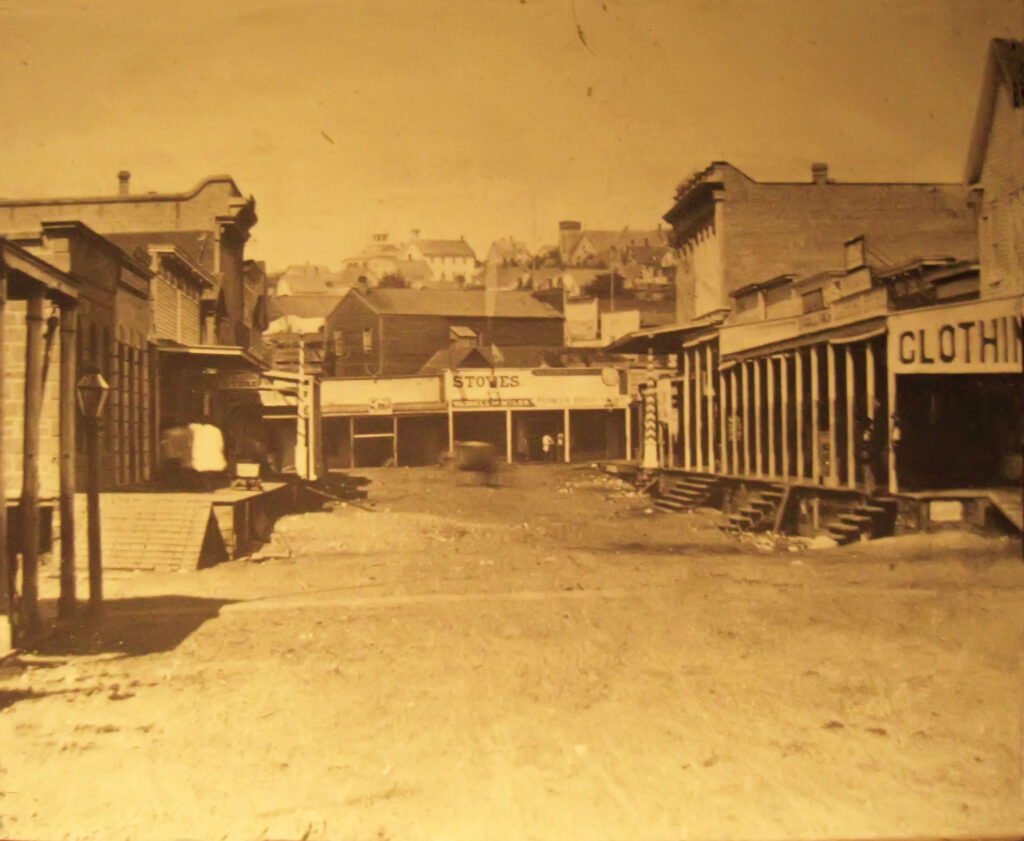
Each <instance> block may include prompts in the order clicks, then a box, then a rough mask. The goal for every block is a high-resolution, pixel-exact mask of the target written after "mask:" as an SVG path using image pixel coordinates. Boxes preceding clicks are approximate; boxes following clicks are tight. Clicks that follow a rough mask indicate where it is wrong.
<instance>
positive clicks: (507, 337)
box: [325, 288, 563, 377]
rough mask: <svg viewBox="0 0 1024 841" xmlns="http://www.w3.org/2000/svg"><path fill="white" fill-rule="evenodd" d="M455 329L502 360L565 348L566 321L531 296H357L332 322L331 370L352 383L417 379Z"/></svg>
mask: <svg viewBox="0 0 1024 841" xmlns="http://www.w3.org/2000/svg"><path fill="white" fill-rule="evenodd" d="M454 328H458V331H457V332H459V334H460V337H459V340H460V341H464V340H465V335H466V332H467V331H468V332H469V333H470V334H471V335H472V336H473V337H475V339H474V340H473V341H475V343H476V344H477V345H479V346H480V347H483V348H487V349H496V352H497V355H498V357H499V360H500V358H501V354H503V353H511V352H515V351H519V352H521V351H523V350H524V349H537V350H544V349H555V348H560V347H562V344H563V316H562V314H561V313H559V312H558V311H556V310H555V309H553V308H552V307H550V306H548V305H547V304H544V303H542V302H541V301H539V300H537V299H536V298H534V297H533V296H532V295H530V294H529V293H526V292H486V291H475V290H473V291H470V290H458V291H442V290H434V289H381V288H377V289H371V290H361V289H356V290H353V292H351V293H349V294H348V295H346V296H345V297H344V298H343V299H342V300H341V301H340V302H339V303H338V305H337V306H336V307H335V308H334V309H333V310H332V311H331V313H330V315H328V316H327V322H326V328H325V329H326V342H327V362H326V364H325V367H326V369H327V370H329V371H331V372H332V373H333V375H334V376H346V377H352V376H397V375H407V374H415V373H417V372H418V371H419V370H420V369H421V368H422V367H423V365H424V364H426V363H427V362H428V361H429V360H430V359H431V357H432V356H434V354H435V353H437V352H438V351H440V350H444V349H446V348H448V347H449V344H450V342H451V341H452V336H453V333H452V331H453V329H454Z"/></svg>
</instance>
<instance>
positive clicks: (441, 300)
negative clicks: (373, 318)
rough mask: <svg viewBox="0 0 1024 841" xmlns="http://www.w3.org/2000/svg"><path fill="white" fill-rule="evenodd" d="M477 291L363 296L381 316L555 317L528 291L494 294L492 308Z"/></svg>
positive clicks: (377, 292) (392, 292) (556, 315)
mask: <svg viewBox="0 0 1024 841" xmlns="http://www.w3.org/2000/svg"><path fill="white" fill-rule="evenodd" d="M487 297H488V295H487V293H486V292H483V291H479V290H475V289H474V290H444V289H380V288H378V289H371V290H370V291H369V292H367V293H365V294H364V295H362V300H363V301H365V302H366V305H367V306H369V307H370V309H372V310H374V311H375V312H378V313H380V314H382V315H437V316H463V317H479V318H485V317H494V318H557V319H561V318H562V315H561V313H559V312H558V311H557V310H555V309H553V308H552V307H550V306H548V305H547V304H545V303H543V302H542V301H538V300H537V299H536V298H534V297H533V296H532V295H530V294H529V293H527V292H498V293H495V294H494V311H493V312H492V313H488V312H487V309H488V307H487V301H486V298H487Z"/></svg>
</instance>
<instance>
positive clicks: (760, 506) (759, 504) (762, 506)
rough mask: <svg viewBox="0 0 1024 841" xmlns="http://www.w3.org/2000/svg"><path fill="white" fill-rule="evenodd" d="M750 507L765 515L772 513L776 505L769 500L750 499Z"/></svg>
mask: <svg viewBox="0 0 1024 841" xmlns="http://www.w3.org/2000/svg"><path fill="white" fill-rule="evenodd" d="M750 507H751V508H756V509H757V510H758V511H761V512H763V513H765V514H767V513H768V512H769V511H774V510H775V509H776V508H777V507H778V505H777V504H776V503H774V502H772V501H771V500H769V499H752V500H751V501H750Z"/></svg>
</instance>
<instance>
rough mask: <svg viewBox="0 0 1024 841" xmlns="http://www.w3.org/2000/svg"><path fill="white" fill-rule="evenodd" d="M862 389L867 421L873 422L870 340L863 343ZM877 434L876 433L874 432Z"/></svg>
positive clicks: (873, 402)
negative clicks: (864, 392)
mask: <svg viewBox="0 0 1024 841" xmlns="http://www.w3.org/2000/svg"><path fill="white" fill-rule="evenodd" d="M864 374H865V377H864V389H865V391H866V396H867V400H868V403H867V406H868V419H869V420H870V421H872V423H874V421H875V391H876V386H875V349H874V348H873V347H872V346H871V339H868V340H867V341H866V342H865V343H864ZM875 434H877V431H876V432H875Z"/></svg>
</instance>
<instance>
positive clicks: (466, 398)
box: [445, 368, 628, 409]
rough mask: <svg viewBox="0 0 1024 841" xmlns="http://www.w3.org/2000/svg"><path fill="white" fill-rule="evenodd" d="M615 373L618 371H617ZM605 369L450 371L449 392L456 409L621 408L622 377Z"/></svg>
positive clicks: (448, 375) (447, 381)
mask: <svg viewBox="0 0 1024 841" xmlns="http://www.w3.org/2000/svg"><path fill="white" fill-rule="evenodd" d="M613 373H614V372H613ZM601 374H602V370H601V369H599V368H593V369H575V370H573V369H557V368H551V369H536V370H529V369H523V368H506V369H500V368H498V369H494V370H469V369H463V370H461V371H450V372H447V374H446V375H445V393H446V395H447V398H448V400H449V401H450V403H451V405H452V407H453V408H456V409H472V408H499V407H500V408H517V407H520V408H522V407H526V408H529V407H537V408H545V407H552V408H554V407H556V406H561V407H566V408H568V407H580V408H585V407H594V408H598V407H600V408H610V407H612V406H615V407H616V408H618V407H620V404H623V405H625V404H624V403H623V400H625V402H626V403H628V397H625V398H624V396H623V395H621V394H620V389H619V383H618V377H617V376H615V377H612V378H606V377H602V376H601Z"/></svg>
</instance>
